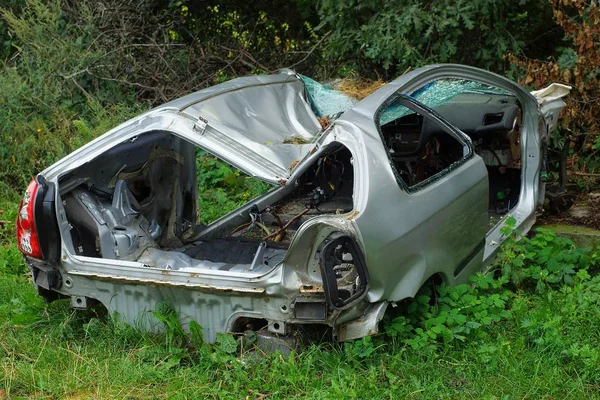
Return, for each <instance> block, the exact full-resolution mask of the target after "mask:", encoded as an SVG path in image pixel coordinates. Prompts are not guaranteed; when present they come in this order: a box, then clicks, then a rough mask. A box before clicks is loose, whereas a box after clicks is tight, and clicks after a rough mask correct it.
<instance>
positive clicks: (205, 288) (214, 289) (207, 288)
mask: <svg viewBox="0 0 600 400" xmlns="http://www.w3.org/2000/svg"><path fill="white" fill-rule="evenodd" d="M70 274H72V275H77V276H84V277H87V278H90V279H97V280H99V281H103V282H121V283H127V284H141V285H154V286H175V287H183V288H188V289H196V290H200V291H202V292H210V293H241V294H262V293H264V292H265V289H264V288H256V287H253V288H243V287H226V286H212V285H205V284H193V283H187V282H170V281H161V280H155V279H140V278H125V277H122V276H111V275H101V274H93V273H91V274H90V273H84V272H80V271H71V272H70Z"/></svg>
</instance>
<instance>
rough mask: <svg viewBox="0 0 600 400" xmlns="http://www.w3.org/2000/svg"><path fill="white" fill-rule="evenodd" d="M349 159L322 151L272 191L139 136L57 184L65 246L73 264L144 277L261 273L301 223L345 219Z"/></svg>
mask: <svg viewBox="0 0 600 400" xmlns="http://www.w3.org/2000/svg"><path fill="white" fill-rule="evenodd" d="M351 159H352V156H351V153H350V152H349V151H348V149H347V148H346V147H344V146H342V145H341V144H331V145H329V146H327V148H324V149H321V150H320V156H316V157H314V158H313V160H314V161H313V162H312V163H311V164H310V165H291V166H290V168H291V169H293V168H302V171H303V172H302V173H301V174H299V176H298V178H296V179H292V180H290V181H289V182H288V183H287V185H285V186H279V185H278V186H274V185H271V184H269V183H265V182H263V181H261V180H259V179H256V178H254V177H251V176H248V175H247V174H245V173H244V172H242V171H241V170H239V169H237V168H235V167H233V166H232V165H230V164H228V163H226V162H225V161H223V160H221V159H219V158H218V157H216V156H214V155H212V154H211V153H208V152H206V151H205V150H203V149H201V148H198V147H197V146H195V145H194V144H192V143H189V142H187V141H186V140H184V139H181V138H179V137H178V136H176V135H173V134H171V133H168V132H163V131H154V132H148V133H145V134H142V135H140V136H138V137H136V138H135V139H134V140H128V141H126V142H123V143H121V144H119V145H117V146H115V147H114V148H112V149H111V150H109V151H107V152H106V153H104V154H103V155H101V156H99V157H97V158H96V159H94V160H92V161H90V162H89V163H87V164H85V165H83V166H81V167H79V168H77V169H76V170H73V171H71V172H69V173H68V174H66V175H64V176H63V177H61V178H60V180H59V192H60V196H61V198H62V200H63V202H62V204H63V206H64V209H65V213H66V216H67V219H68V221H69V224H70V226H71V229H70V236H71V240H70V241H68V240H66V242H70V243H69V244H71V245H72V249H71V250H72V252H73V254H75V255H80V256H86V257H94V258H104V259H115V260H128V261H138V262H141V263H143V264H145V265H147V266H148V267H154V268H162V269H173V270H191V271H199V270H202V269H205V270H206V269H209V270H218V271H222V272H223V273H250V274H260V273H264V272H266V271H268V270H270V269H272V268H273V267H275V266H276V265H277V264H278V263H279V262H281V261H282V260H283V258H284V256H285V254H286V252H287V248H288V246H289V243H290V241H291V239H292V238H293V236H294V234H295V233H296V231H297V230H298V228H299V227H300V226H301V225H302V224H303V223H305V222H306V221H307V220H308V219H310V218H313V217H315V216H319V215H328V214H341V213H348V212H351V211H352V209H353V198H352V194H353V193H352V191H353V184H354V171H353V166H352V162H351ZM65 239H67V238H65Z"/></svg>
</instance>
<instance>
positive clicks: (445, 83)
mask: <svg viewBox="0 0 600 400" xmlns="http://www.w3.org/2000/svg"><path fill="white" fill-rule="evenodd" d="M465 93H471V94H492V95H504V96H512V94H511V93H509V92H507V91H506V90H502V89H499V88H496V87H493V86H488V85H485V84H483V83H478V82H473V81H469V80H465V79H441V80H437V81H434V82H431V83H428V84H427V85H425V86H423V87H422V88H419V89H417V90H415V91H414V92H412V93H411V94H410V95H409V97H411V98H412V99H414V100H416V101H418V102H419V103H421V104H423V105H425V106H427V107H429V108H432V109H435V108H436V107H438V106H441V105H442V104H448V103H452V102H453V101H454V99H455V98H456V97H457V96H459V95H461V94H465ZM411 112H412V111H411V110H410V109H408V108H406V107H388V108H386V109H385V110H384V111H383V112H382V113H381V123H382V124H386V123H388V122H391V121H393V120H395V119H398V118H400V117H402V116H404V115H407V114H409V113H411Z"/></svg>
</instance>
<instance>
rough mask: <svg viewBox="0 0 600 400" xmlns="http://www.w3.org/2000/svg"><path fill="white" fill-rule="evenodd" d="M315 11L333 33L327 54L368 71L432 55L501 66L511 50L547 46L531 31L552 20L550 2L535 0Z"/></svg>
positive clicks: (338, 5) (375, 4) (329, 1)
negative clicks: (541, 43)
mask: <svg viewBox="0 0 600 400" xmlns="http://www.w3.org/2000/svg"><path fill="white" fill-rule="evenodd" d="M318 11H319V15H320V17H321V25H320V27H321V29H323V30H326V29H327V30H328V29H330V30H331V32H332V33H331V36H330V37H329V38H328V41H329V47H328V54H329V55H330V56H332V57H334V58H339V59H342V60H344V62H346V63H348V64H354V65H356V66H357V67H358V68H359V71H360V72H364V73H367V74H372V65H373V64H376V65H378V66H380V67H382V68H383V70H384V71H385V72H389V73H390V74H391V75H397V74H398V73H401V72H402V71H404V70H406V69H407V68H409V67H413V68H414V67H419V66H422V65H424V64H428V63H436V62H438V63H439V62H456V63H463V64H469V65H475V66H479V67H483V68H487V69H492V70H495V71H502V70H503V69H504V67H505V63H504V61H503V59H502V58H503V56H504V55H505V54H506V53H507V52H509V51H512V52H520V51H523V50H527V51H528V53H532V54H533V55H537V54H539V53H544V52H547V51H548V50H547V48H546V47H545V46H542V47H540V46H536V44H537V43H536V42H537V36H539V35H540V34H541V33H544V34H545V33H546V30H547V29H548V27H549V26H552V25H553V23H552V19H551V18H552V14H551V6H550V4H549V3H546V2H540V1H535V0H524V1H519V2H515V1H510V0H492V1H470V0H445V1H430V2H423V1H418V0H392V1H384V2H381V1H375V0H354V1H342V2H340V1H336V0H325V1H322V2H319V6H318ZM553 39H554V37H553V36H548V35H544V40H545V42H546V43H549V42H550V43H552V42H555V41H554V40H553ZM551 50H552V48H551V49H550V51H551Z"/></svg>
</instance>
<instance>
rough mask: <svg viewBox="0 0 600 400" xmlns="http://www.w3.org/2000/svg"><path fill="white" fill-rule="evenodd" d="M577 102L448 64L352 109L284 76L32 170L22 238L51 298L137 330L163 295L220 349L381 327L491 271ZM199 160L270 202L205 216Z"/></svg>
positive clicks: (536, 190)
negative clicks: (219, 342) (248, 340)
mask: <svg viewBox="0 0 600 400" xmlns="http://www.w3.org/2000/svg"><path fill="white" fill-rule="evenodd" d="M568 91H569V87H566V86H562V85H557V84H553V85H551V86H550V87H548V88H546V89H544V90H542V91H538V92H533V93H530V92H528V91H526V90H525V89H524V88H522V87H521V86H519V85H518V84H517V83H515V82H513V81H511V80H508V79H506V78H503V77H501V76H498V75H496V74H493V73H490V72H487V71H484V70H480V69H476V68H472V67H468V66H463V65H450V64H446V65H432V66H427V67H424V68H420V69H417V70H414V71H412V72H410V73H407V74H405V75H403V76H401V77H399V78H397V79H396V80H394V81H393V82H391V83H389V84H386V85H384V86H383V87H381V88H379V89H378V90H376V91H375V92H374V93H372V94H371V95H369V96H368V97H366V98H364V99H363V100H361V101H357V100H355V99H353V98H351V97H349V96H346V95H344V94H343V93H341V92H339V91H337V90H335V88H333V87H331V86H327V85H321V84H319V83H317V82H315V81H313V80H312V79H310V78H307V77H305V76H302V75H299V74H296V73H295V72H293V71H291V70H283V71H280V72H279V73H275V74H271V75H266V76H249V77H242V78H237V79H233V80H230V81H228V82H225V83H222V84H219V85H216V86H213V87H210V88H208V89H205V90H201V91H199V92H196V93H193V94H190V95H188V96H185V97H183V98H180V99H177V100H175V101H172V102H169V103H167V104H165V105H163V106H160V107H158V108H155V109H153V110H151V111H148V112H146V113H144V114H142V115H140V116H138V117H136V118H134V119H132V120H130V121H128V122H126V123H124V124H122V125H120V126H118V127H116V128H114V129H113V130H111V131H109V132H108V133H106V134H105V135H103V136H101V137H99V138H97V139H96V140H94V141H92V142H91V143H89V144H87V145H86V146H84V147H82V148H80V149H79V150H77V151H75V152H73V153H72V154H70V155H68V156H67V157H65V158H64V159H62V160H60V161H58V162H57V163H56V164H54V165H52V166H51V167H49V168H47V169H46V170H44V171H43V172H41V173H40V174H38V175H37V176H36V177H35V178H34V179H33V180H32V181H31V183H30V184H29V187H28V188H27V190H26V192H25V197H24V199H23V201H22V203H21V206H20V212H19V214H18V219H17V241H18V246H19V249H20V250H21V252H22V253H23V254H24V256H25V260H26V263H27V265H28V266H29V268H30V269H31V272H32V277H33V282H34V284H35V286H36V287H37V290H38V292H39V294H40V295H41V296H43V297H44V298H45V299H47V300H48V301H52V300H55V299H59V298H68V299H70V301H71V304H72V306H73V307H74V308H76V309H85V308H87V307H90V306H92V305H94V304H97V303H101V304H103V305H104V306H105V307H106V308H107V309H108V310H109V312H110V313H111V314H114V315H118V317H119V319H120V320H121V321H126V322H128V323H131V324H134V325H136V326H139V327H142V328H144V329H153V327H155V326H156V323H157V321H156V320H155V319H154V317H153V316H152V313H151V311H152V310H155V309H156V307H157V305H158V304H159V303H161V302H166V303H169V304H170V305H172V307H173V308H174V309H175V310H176V311H177V313H178V315H179V318H180V321H181V323H182V324H183V326H184V327H188V325H189V323H190V322H191V321H195V322H197V323H198V324H199V325H200V326H202V328H203V335H204V338H205V340H207V341H209V342H212V341H214V340H215V339H216V335H217V334H218V333H227V332H233V333H235V332H244V331H245V330H247V329H250V328H251V329H255V330H259V331H261V332H264V334H266V335H273V336H278V335H290V334H292V333H294V331H295V330H296V329H298V328H300V327H302V326H307V325H322V326H325V327H328V328H331V331H332V332H333V335H334V338H335V339H336V340H338V341H346V340H350V339H356V338H360V337H363V336H366V335H371V334H375V333H377V332H378V325H379V322H380V320H381V319H382V317H383V315H384V313H385V311H386V308H387V307H389V306H390V305H396V304H397V303H398V302H399V301H401V300H403V299H406V298H410V297H412V296H414V295H415V294H416V293H417V291H418V290H419V289H420V288H421V286H422V285H423V284H424V283H425V282H427V281H428V280H430V279H434V278H435V279H440V280H442V281H443V282H446V283H447V284H449V285H456V284H459V283H463V282H467V281H468V278H469V276H470V275H472V274H474V273H476V272H478V271H481V270H482V269H485V268H486V266H488V265H489V264H490V262H491V261H492V260H493V257H494V255H495V253H496V252H497V251H498V248H499V246H500V244H501V243H502V241H503V239H504V237H503V235H502V234H501V232H500V228H501V227H502V225H503V223H504V222H503V221H505V219H506V218H508V217H509V216H512V217H513V218H514V219H515V220H516V227H517V228H518V229H520V230H521V232H526V231H527V230H528V229H529V228H530V227H531V226H532V224H533V223H534V220H535V210H536V208H537V207H538V206H539V205H541V204H542V202H543V199H544V179H543V176H544V174H545V173H546V168H547V167H546V138H547V136H548V132H549V131H550V130H551V129H552V128H553V127H554V126H555V125H556V122H557V117H558V113H559V111H560V109H561V108H562V107H563V106H564V103H563V101H562V100H561V98H562V97H564V96H565V95H567V94H568ZM206 155H209V156H210V157H214V158H215V159H219V160H222V161H223V162H224V163H226V164H227V165H229V166H231V168H235V169H236V171H238V172H236V175H235V176H237V177H239V176H249V177H252V179H256V180H258V181H260V182H261V184H264V187H265V190H264V191H262V192H261V194H260V195H259V196H258V197H256V198H253V199H248V201H247V202H246V203H245V204H244V205H242V206H240V207H237V208H235V209H233V210H231V211H229V210H226V211H227V212H225V213H224V215H222V216H219V217H218V218H216V219H214V220H211V221H207V220H206V218H204V217H203V215H206V212H207V211H206V210H207V207H203V206H202V204H204V205H206V204H208V203H207V199H206V198H204V200H203V201H202V202H200V201H199V199H200V198H202V196H203V195H205V193H204V192H203V191H201V190H200V189H199V185H198V179H200V178H201V177H202V176H203V170H202V168H203V165H204V164H203V163H200V162H198V159H199V157H206ZM208 201H209V203H210V199H208Z"/></svg>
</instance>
